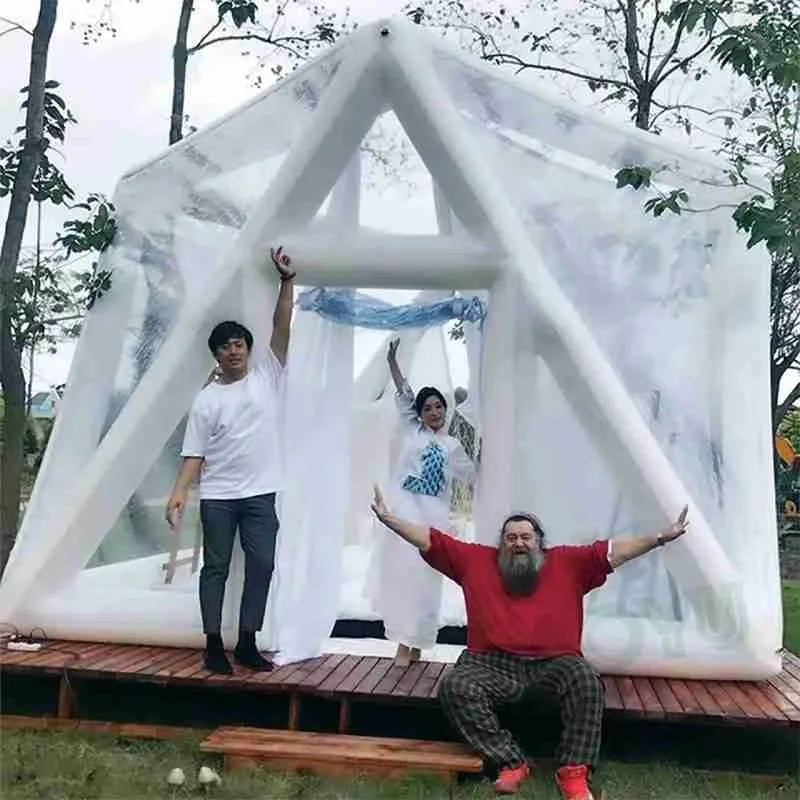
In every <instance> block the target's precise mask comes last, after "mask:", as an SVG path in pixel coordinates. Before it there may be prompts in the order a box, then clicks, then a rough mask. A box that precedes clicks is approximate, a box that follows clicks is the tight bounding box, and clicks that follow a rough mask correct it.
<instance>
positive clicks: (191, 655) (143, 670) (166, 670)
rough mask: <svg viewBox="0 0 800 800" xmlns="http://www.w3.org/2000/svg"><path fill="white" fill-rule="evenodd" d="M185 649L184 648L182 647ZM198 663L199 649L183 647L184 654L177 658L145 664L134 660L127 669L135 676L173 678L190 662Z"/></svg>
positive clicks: (128, 672)
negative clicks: (159, 662) (157, 663)
mask: <svg viewBox="0 0 800 800" xmlns="http://www.w3.org/2000/svg"><path fill="white" fill-rule="evenodd" d="M182 649H183V648H182ZM195 663H197V650H194V649H192V650H188V649H183V654H182V655H181V656H180V657H179V658H178V659H176V660H174V661H170V662H166V663H164V662H162V663H161V664H160V665H155V664H152V665H151V664H143V665H140V663H139V662H134V663H132V664H130V665H129V667H128V669H126V670H125V672H126V674H127V675H128V676H129V677H131V678H133V677H135V676H136V675H138V674H142V675H150V676H152V677H154V678H172V677H173V676H174V675H175V673H177V672H178V671H180V670H181V669H183V668H184V667H187V666H189V665H190V664H195Z"/></svg>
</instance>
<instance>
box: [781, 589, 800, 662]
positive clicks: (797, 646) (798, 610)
mask: <svg viewBox="0 0 800 800" xmlns="http://www.w3.org/2000/svg"><path fill="white" fill-rule="evenodd" d="M783 645H784V647H785V648H786V649H787V650H791V651H792V652H793V653H795V654H796V655H800V581H788V580H787V581H783Z"/></svg>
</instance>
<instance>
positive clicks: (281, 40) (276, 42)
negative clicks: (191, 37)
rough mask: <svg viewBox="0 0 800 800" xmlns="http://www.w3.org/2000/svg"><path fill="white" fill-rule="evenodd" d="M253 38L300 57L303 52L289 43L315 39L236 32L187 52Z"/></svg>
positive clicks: (305, 42) (307, 42)
mask: <svg viewBox="0 0 800 800" xmlns="http://www.w3.org/2000/svg"><path fill="white" fill-rule="evenodd" d="M253 40H256V41H259V42H264V44H271V45H273V46H274V47H278V48H280V49H281V50H286V51H287V52H288V53H291V54H292V55H293V56H295V58H299V59H302V58H303V54H302V53H300V52H298V51H297V50H296V49H295V48H294V47H292V44H290V43H302V44H310V43H311V42H313V41H315V38H314V37H312V36H280V37H278V38H277V39H271V38H270V37H269V36H262V35H261V34H260V33H237V34H229V35H226V36H217V38H216V39H208V40H207V41H206V42H204V43H203V44H201V45H198V46H197V47H195V48H194V49H193V50H190V51H189V52H190V54H192V53H196V52H197V51H198V50H202V49H203V48H205V47H210V46H211V45H212V44H217V43H219V42H243V41H253Z"/></svg>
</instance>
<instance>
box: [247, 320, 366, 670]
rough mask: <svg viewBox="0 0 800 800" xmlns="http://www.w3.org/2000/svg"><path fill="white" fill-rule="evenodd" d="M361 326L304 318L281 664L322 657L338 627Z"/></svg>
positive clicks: (281, 551) (275, 603)
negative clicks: (356, 334) (355, 347)
mask: <svg viewBox="0 0 800 800" xmlns="http://www.w3.org/2000/svg"><path fill="white" fill-rule="evenodd" d="M352 389H353V329H352V328H350V327H347V326H343V325H334V324H333V323H330V322H327V321H326V320H323V319H322V318H321V317H319V316H317V315H316V314H305V313H300V314H298V315H297V318H296V321H295V324H294V328H293V331H292V344H291V349H290V354H289V371H288V381H287V396H286V424H285V437H286V438H285V442H284V452H285V466H286V471H285V483H284V486H285V490H284V492H283V494H282V497H281V500H280V503H279V515H280V522H281V529H280V534H279V538H278V550H277V554H276V562H275V575H274V578H273V581H274V584H273V589H272V591H271V592H270V600H269V606H268V609H267V624H266V626H265V630H264V632H263V634H262V637H263V640H261V641H260V642H259V643H260V644H261V645H262V646H264V647H268V648H270V649H278V650H279V651H280V654H279V656H278V658H277V661H278V663H289V662H291V661H298V660H301V659H305V658H312V657H314V656H317V655H319V653H320V649H321V645H322V642H323V641H324V640H325V638H326V637H327V636H328V635H329V634H330V631H331V628H332V627H333V625H334V623H335V622H336V612H337V609H338V604H339V592H340V588H341V580H342V550H343V546H344V541H345V532H346V523H347V511H348V507H349V504H350V487H349V482H350V447H349V442H348V435H349V420H350V407H351V397H352Z"/></svg>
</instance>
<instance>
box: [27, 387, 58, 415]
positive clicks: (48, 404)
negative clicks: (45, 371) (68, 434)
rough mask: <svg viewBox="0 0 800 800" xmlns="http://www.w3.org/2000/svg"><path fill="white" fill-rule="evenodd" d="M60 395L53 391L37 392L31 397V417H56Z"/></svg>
mask: <svg viewBox="0 0 800 800" xmlns="http://www.w3.org/2000/svg"><path fill="white" fill-rule="evenodd" d="M57 405H58V395H57V394H56V393H55V392H53V391H48V392H37V393H36V394H35V395H34V396H33V397H32V398H31V419H54V418H55V415H56V406H57Z"/></svg>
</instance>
